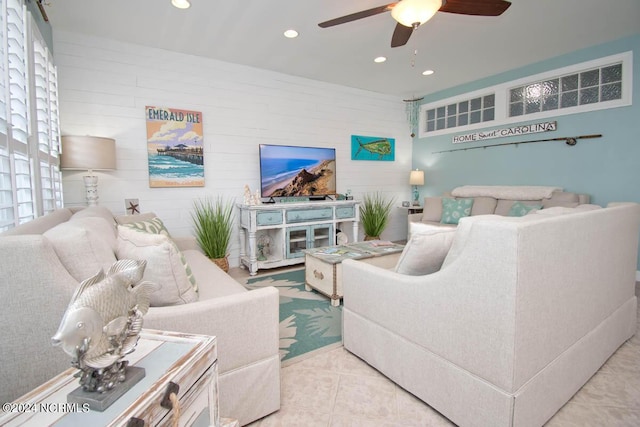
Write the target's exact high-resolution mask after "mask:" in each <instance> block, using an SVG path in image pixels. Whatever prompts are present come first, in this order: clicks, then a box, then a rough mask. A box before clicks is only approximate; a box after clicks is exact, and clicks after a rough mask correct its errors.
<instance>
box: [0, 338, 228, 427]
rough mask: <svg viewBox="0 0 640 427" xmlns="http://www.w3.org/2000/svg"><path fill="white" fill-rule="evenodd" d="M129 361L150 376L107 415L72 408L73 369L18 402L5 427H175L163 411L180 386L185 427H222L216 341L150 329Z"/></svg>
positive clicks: (1, 421) (2, 417)
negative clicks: (171, 387) (170, 390)
mask: <svg viewBox="0 0 640 427" xmlns="http://www.w3.org/2000/svg"><path fill="white" fill-rule="evenodd" d="M56 350H57V349H53V348H52V349H51V351H56ZM126 359H127V360H129V363H130V365H133V366H139V367H143V368H145V371H146V375H145V377H144V378H143V379H142V380H140V382H138V383H137V384H136V385H134V386H133V387H132V388H131V389H130V390H128V391H127V392H126V393H125V394H123V395H122V396H121V397H120V398H119V399H118V400H116V401H115V402H114V403H113V404H112V405H111V406H110V407H108V408H107V409H106V410H104V411H103V412H98V411H92V410H88V409H85V408H83V407H82V405H80V404H69V403H67V395H68V394H69V393H70V392H71V391H73V390H75V389H76V388H78V386H79V383H78V378H76V377H74V374H75V373H76V372H77V370H76V369H74V368H70V369H67V370H66V371H64V372H62V373H61V374H59V375H58V376H56V377H54V378H52V379H51V380H49V381H48V382H46V383H44V384H43V385H41V386H40V387H38V388H37V389H35V390H33V391H31V392H30V393H27V394H25V395H24V396H22V397H20V398H19V399H17V400H16V401H15V402H13V403H14V406H13V407H11V406H7V407H6V408H5V407H4V406H3V409H4V411H3V412H0V425H2V426H37V427H41V426H49V425H53V424H55V425H56V426H126V425H137V424H131V423H135V422H138V423H140V422H144V425H158V424H161V425H165V424H166V425H170V424H171V422H172V417H173V416H174V413H175V412H176V411H174V410H173V409H166V408H164V407H162V406H161V405H160V402H161V401H162V399H163V398H164V394H165V390H167V386H168V384H169V383H175V384H177V385H178V386H179V390H178V392H177V393H176V394H177V396H178V400H179V405H180V410H179V413H180V418H179V420H180V421H179V424H180V426H194V425H209V426H215V427H217V426H219V425H220V418H219V414H218V363H217V347H216V339H215V337H210V336H205V335H191V334H181V333H174V332H163V331H156V330H150V329H146V330H143V331H142V333H141V334H140V341H139V342H138V346H137V347H136V350H135V351H134V352H133V353H131V354H130V355H128V356H127V358H126ZM7 409H8V410H7ZM174 409H175V408H174ZM229 425H230V426H233V424H229Z"/></svg>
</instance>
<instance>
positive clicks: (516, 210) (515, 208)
mask: <svg viewBox="0 0 640 427" xmlns="http://www.w3.org/2000/svg"><path fill="white" fill-rule="evenodd" d="M540 209H542V205H525V204H524V203H522V202H515V203H514V204H513V205H512V206H511V209H509V215H508V216H525V215H526V214H528V213H529V212H531V211H537V210H540Z"/></svg>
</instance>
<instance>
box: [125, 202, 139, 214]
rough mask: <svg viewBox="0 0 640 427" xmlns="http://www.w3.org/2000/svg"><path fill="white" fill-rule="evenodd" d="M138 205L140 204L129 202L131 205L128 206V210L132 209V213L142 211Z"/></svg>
mask: <svg viewBox="0 0 640 427" xmlns="http://www.w3.org/2000/svg"><path fill="white" fill-rule="evenodd" d="M138 206H140V205H139V204H138V203H133V202H129V207H128V208H127V210H128V211H131V215H134V214H137V213H140V210H138Z"/></svg>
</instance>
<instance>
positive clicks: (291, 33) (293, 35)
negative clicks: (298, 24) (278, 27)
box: [284, 30, 298, 39]
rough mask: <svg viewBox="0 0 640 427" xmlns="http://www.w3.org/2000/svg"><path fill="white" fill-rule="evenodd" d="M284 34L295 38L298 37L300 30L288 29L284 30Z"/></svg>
mask: <svg viewBox="0 0 640 427" xmlns="http://www.w3.org/2000/svg"><path fill="white" fill-rule="evenodd" d="M284 36H285V37H286V38H288V39H295V38H296V37H298V32H297V31H296V30H287V31H285V32H284Z"/></svg>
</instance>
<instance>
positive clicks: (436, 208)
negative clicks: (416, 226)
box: [422, 197, 442, 222]
mask: <svg viewBox="0 0 640 427" xmlns="http://www.w3.org/2000/svg"><path fill="white" fill-rule="evenodd" d="M440 218H442V197H425V198H424V207H423V209H422V221H423V222H428V221H437V222H440Z"/></svg>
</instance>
